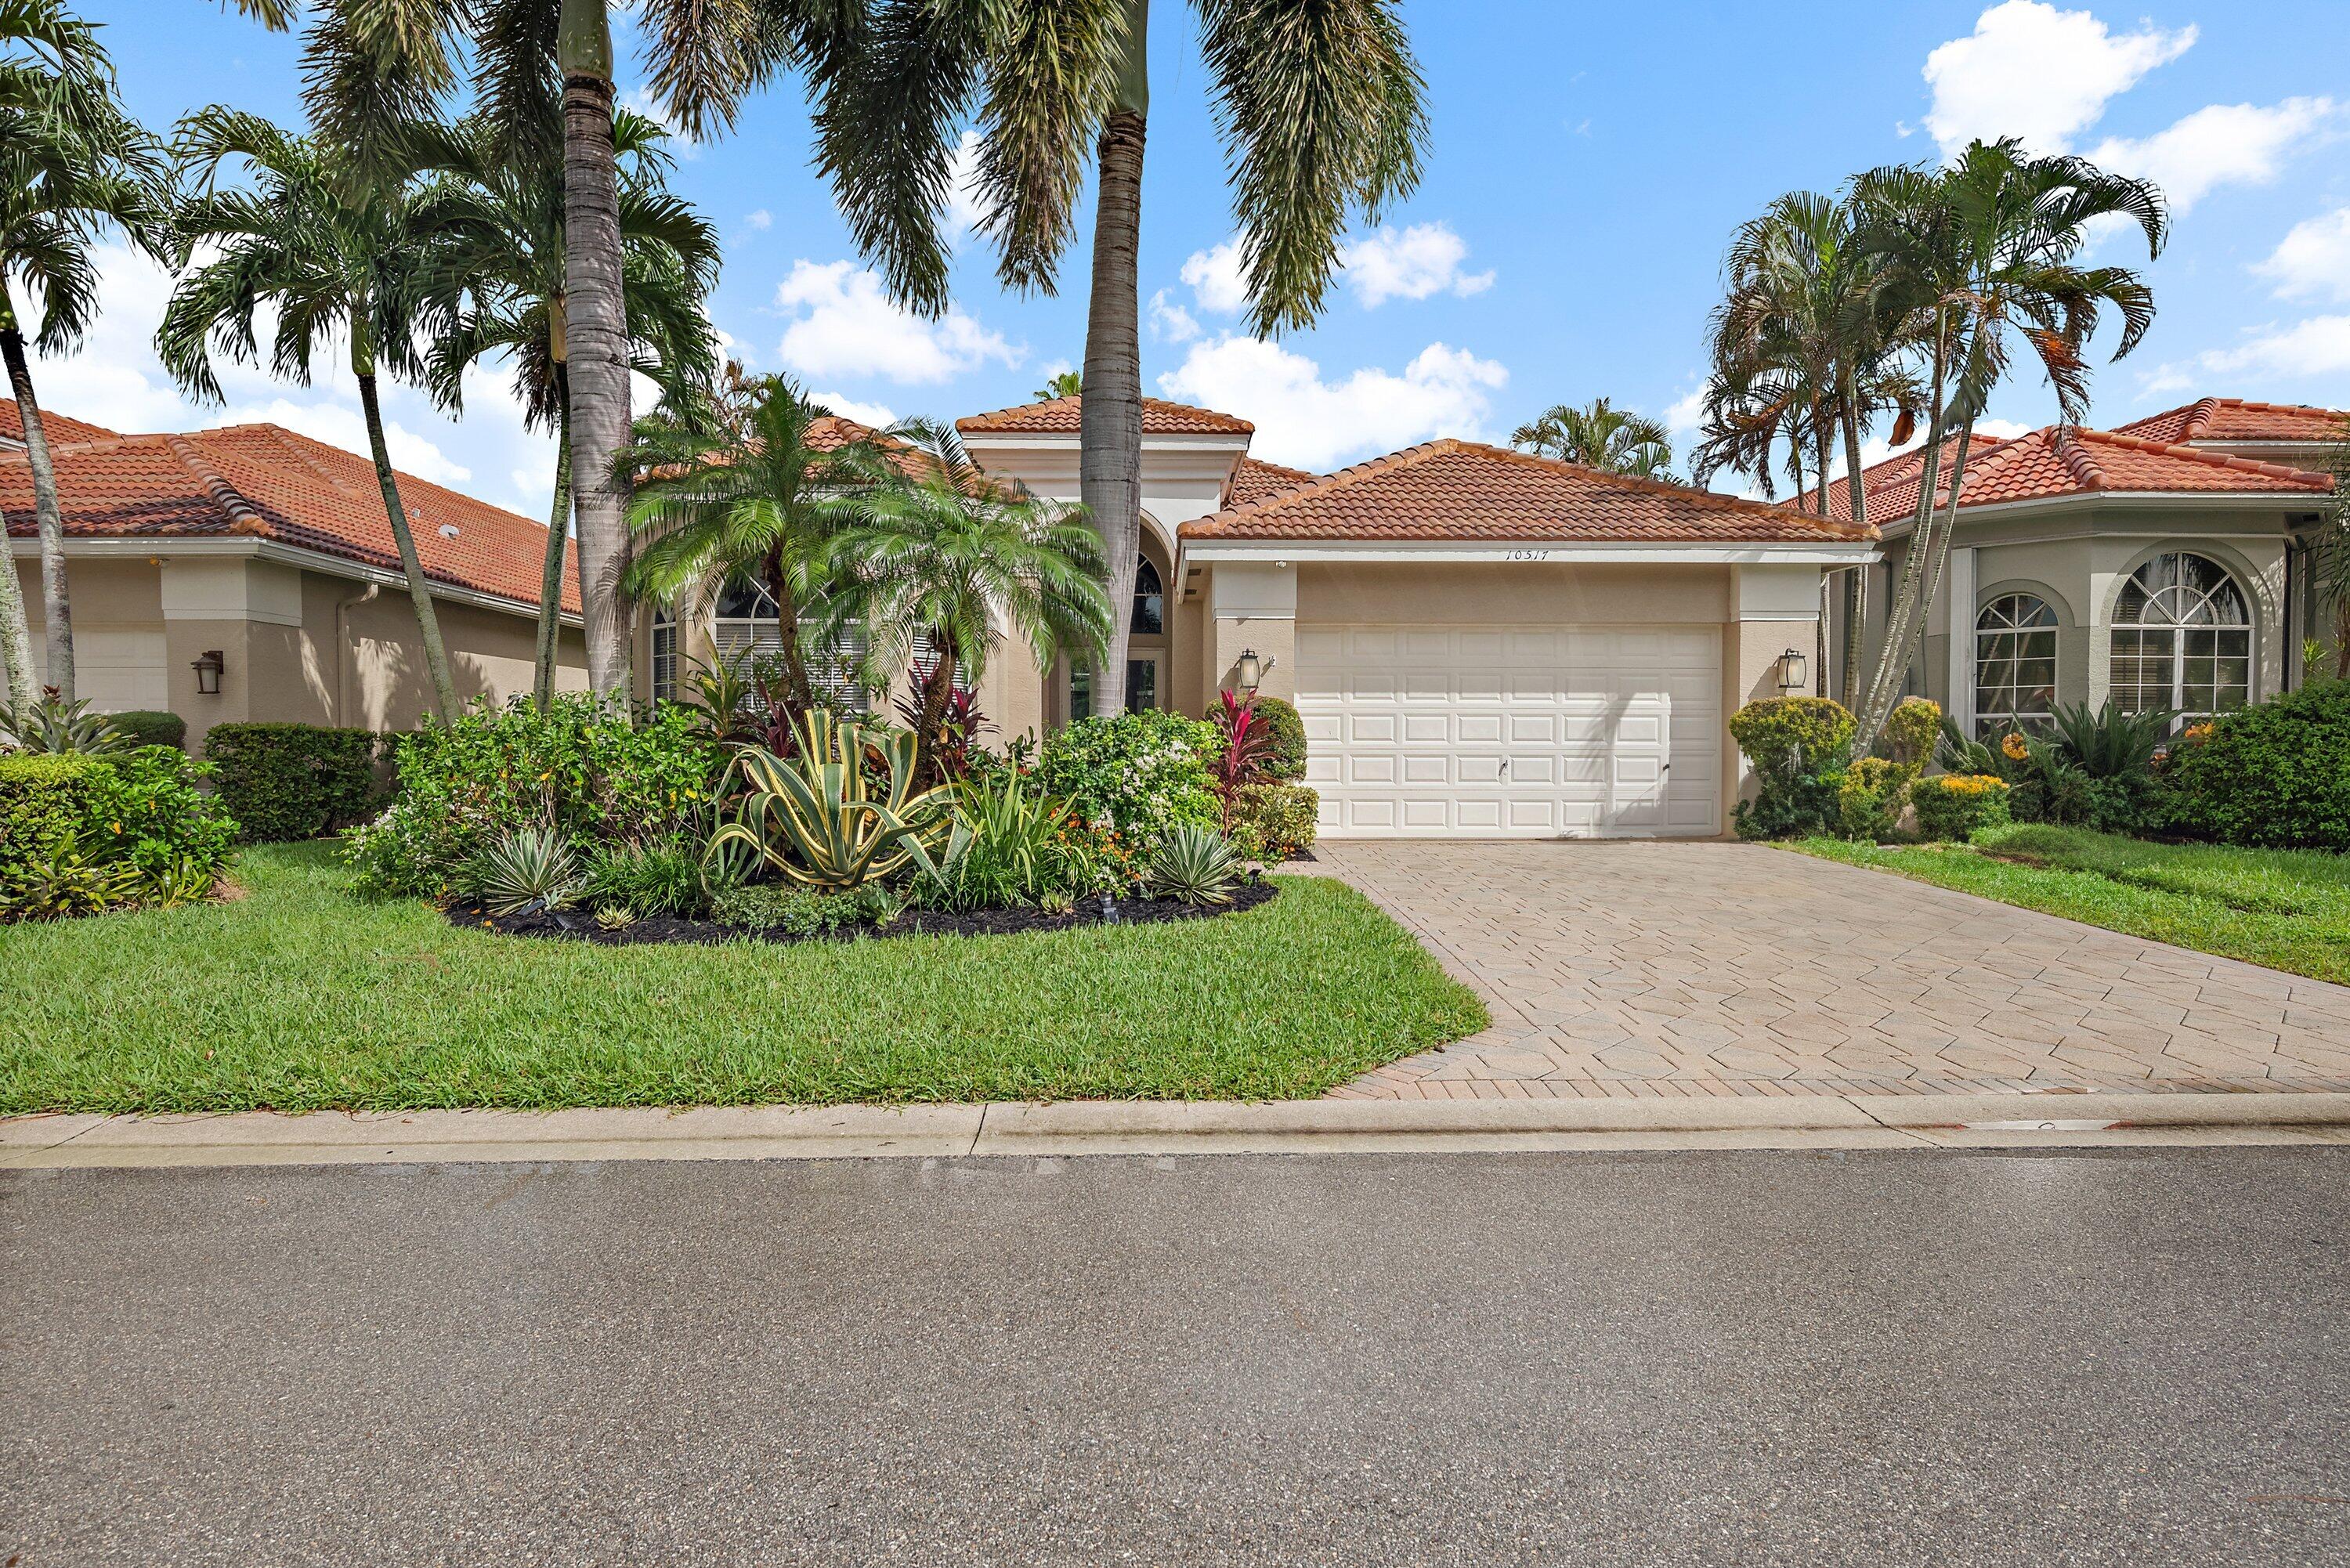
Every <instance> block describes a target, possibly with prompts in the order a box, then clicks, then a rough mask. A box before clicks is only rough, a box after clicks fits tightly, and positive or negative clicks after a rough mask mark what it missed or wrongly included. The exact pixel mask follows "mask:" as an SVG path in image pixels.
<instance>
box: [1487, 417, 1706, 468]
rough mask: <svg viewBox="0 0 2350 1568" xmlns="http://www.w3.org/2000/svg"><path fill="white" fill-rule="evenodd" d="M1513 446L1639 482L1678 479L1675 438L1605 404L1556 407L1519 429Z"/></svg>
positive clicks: (1655, 425) (1647, 421)
mask: <svg viewBox="0 0 2350 1568" xmlns="http://www.w3.org/2000/svg"><path fill="white" fill-rule="evenodd" d="M1510 444H1511V445H1512V446H1514V447H1518V448H1520V449H1521V450H1523V451H1525V452H1533V453H1534V454H1535V455H1536V456H1539V457H1555V458H1558V459H1561V460H1562V461H1564V462H1574V463H1580V464H1582V465H1583V466H1584V467H1586V468H1596V469H1598V470H1600V471H1601V472H1605V473H1628V474H1631V475H1633V476H1634V477H1636V478H1639V479H1662V480H1670V479H1671V478H1672V477H1673V442H1672V434H1671V432H1670V431H1667V430H1666V429H1665V427H1664V426H1663V425H1661V424H1659V422H1657V421H1655V420H1652V419H1649V418H1648V417H1647V416H1645V415H1642V414H1636V413H1633V412H1632V411H1631V410H1628V409H1619V408H1616V407H1614V406H1613V405H1612V404H1610V403H1609V402H1608V401H1607V399H1605V398H1596V399H1594V400H1592V401H1591V403H1590V404H1589V405H1588V406H1586V407H1585V408H1580V409H1578V408H1575V407H1573V406H1571V405H1569V404H1566V403H1555V404H1553V405H1552V406H1551V407H1549V408H1547V409H1545V410H1543V411H1542V412H1541V413H1540V414H1537V415H1536V416H1535V417H1534V419H1533V420H1531V421H1528V422H1526V423H1525V424H1522V425H1520V426H1519V427H1518V428H1517V430H1516V431H1513V432H1512V434H1511V436H1510Z"/></svg>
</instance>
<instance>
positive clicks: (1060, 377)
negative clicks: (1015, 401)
mask: <svg viewBox="0 0 2350 1568" xmlns="http://www.w3.org/2000/svg"><path fill="white" fill-rule="evenodd" d="M1085 389H1086V377H1085V372H1084V371H1082V370H1058V371H1055V372H1054V373H1053V375H1051V376H1049V377H1047V378H1046V379H1045V384H1044V385H1043V386H1041V387H1039V388H1037V389H1036V390H1035V393H1033V394H1032V395H1033V396H1034V397H1035V400H1037V401H1038V402H1040V403H1050V402H1054V401H1056V400H1059V399H1062V398H1075V397H1080V396H1082V395H1083V394H1084V392H1085Z"/></svg>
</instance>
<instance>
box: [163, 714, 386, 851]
mask: <svg viewBox="0 0 2350 1568" xmlns="http://www.w3.org/2000/svg"><path fill="white" fill-rule="evenodd" d="M380 743H381V742H380V741H379V739H378V737H377V735H376V733H375V732H374V731H372V730H329V729H323V728H321V727H319V726H318V725H316V724H215V725H213V727H212V729H211V730H210V731H208V732H206V733H205V735H204V757H205V760H206V761H208V762H210V763H212V764H213V768H214V769H216V770H217V779H216V787H218V789H219V790H220V794H221V798H222V799H223V800H224V802H226V803H227V805H228V809H229V815H232V816H234V817H235V818H236V819H237V821H238V822H239V823H240V824H242V825H243V826H244V835H245V837H246V838H247V839H248V840H250V841H251V842H253V843H255V844H276V843H282V842H286V841H288V840H292V839H298V838H316V837H317V836H318V835H320V834H322V833H325V832H327V831H328V829H330V828H338V827H348V826H350V825H351V824H352V823H355V822H358V821H359V820H360V819H362V818H363V817H365V816H366V815H368V812H369V809H370V808H371V807H372V806H373V805H374V803H375V796H376V784H375V759H376V753H377V751H378V749H379V747H380Z"/></svg>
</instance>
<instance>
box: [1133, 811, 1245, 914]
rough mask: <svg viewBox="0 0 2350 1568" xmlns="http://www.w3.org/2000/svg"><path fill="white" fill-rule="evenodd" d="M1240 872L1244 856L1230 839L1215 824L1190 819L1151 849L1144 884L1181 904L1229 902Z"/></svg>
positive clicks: (1154, 896) (1152, 894)
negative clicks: (1203, 823) (1212, 825)
mask: <svg viewBox="0 0 2350 1568" xmlns="http://www.w3.org/2000/svg"><path fill="white" fill-rule="evenodd" d="M1240 875H1241V864H1240V857H1239V855H1237V854H1236V853H1234V852H1233V849H1232V841H1231V840H1230V839H1228V838H1226V837H1225V836H1223V835H1222V834H1221V833H1218V832H1217V831H1216V830H1215V829H1214V828H1212V827H1201V826H1197V825H1196V824H1191V823H1186V824H1185V825H1183V826H1180V827H1177V828H1173V829H1171V830H1170V831H1169V833H1168V834H1167V836H1166V837H1164V838H1162V839H1160V840H1159V846H1158V847H1157V848H1156V849H1154V850H1152V851H1151V852H1150V868H1149V872H1148V873H1147V874H1146V875H1145V877H1144V878H1143V885H1144V886H1145V887H1146V888H1149V890H1150V895H1151V897H1153V898H1172V899H1174V900H1175V901H1176V902H1177V903H1179V904H1229V903H1231V902H1232V884H1234V883H1235V882H1237V881H1239V880H1240Z"/></svg>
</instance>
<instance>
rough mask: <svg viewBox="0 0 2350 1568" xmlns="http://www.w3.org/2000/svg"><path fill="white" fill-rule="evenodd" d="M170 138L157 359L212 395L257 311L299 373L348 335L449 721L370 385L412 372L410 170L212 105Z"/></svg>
mask: <svg viewBox="0 0 2350 1568" xmlns="http://www.w3.org/2000/svg"><path fill="white" fill-rule="evenodd" d="M174 145H175V147H176V150H177V151H178V153H179V155H180V159H181V161H182V167H183V168H184V169H185V170H187V171H189V173H190V174H191V176H192V179H193V182H194V188H193V190H192V193H191V194H190V196H189V197H188V199H187V200H186V201H185V202H182V204H181V207H180V210H179V213H178V214H177V217H176V219H175V221H174V223H173V234H174V245H175V260H176V263H177V265H176V268H175V270H176V271H177V272H178V274H179V277H178V281H177V282H176V283H175V284H174V285H173V286H172V298H171V301H170V303H169V304H168V305H166V306H164V310H163V323H162V326H161V328H159V329H158V331H157V332H156V334H155V347H156V349H157V351H158V353H159V354H160V355H161V358H162V361H163V366H164V368H165V369H168V370H169V371H171V373H172V376H173V377H174V378H176V379H178V380H179V382H180V384H181V385H182V387H184V388H186V389H188V391H189V392H190V393H191V394H192V395H193V396H195V397H198V398H202V399H204V400H209V401H213V402H219V401H221V400H222V396H221V389H220V382H219V380H218V379H217V378H216V377H215V376H214V374H213V364H212V356H213V352H214V350H215V349H217V350H218V351H219V352H221V353H224V354H225V355H227V356H228V357H229V358H231V359H232V360H234V361H235V362H237V363H239V364H255V363H258V362H259V361H260V358H261V346H260V341H259V337H258V336H257V330H258V327H259V320H258V318H259V317H262V316H263V315H264V313H265V312H266V313H273V314H274V315H275V317H276V336H275V337H274V339H273V341H272V343H271V346H270V351H269V357H268V358H269V368H270V370H271V371H272V373H274V374H276V375H277V376H281V377H283V378H285V379H287V380H290V381H293V382H296V384H298V385H302V386H307V385H308V384H309V381H310V375H311V360H312V358H314V357H315V356H316V354H317V351H318V349H319V348H320V347H321V346H322V345H326V344H328V343H330V342H331V340H332V339H333V338H335V337H338V336H339V337H342V338H343V339H344V340H345V344H346V347H347V348H348V357H349V363H350V369H351V375H352V376H353V377H354V378H355V379H357V380H358V382H359V410H360V412H361V413H362V414H363V415H364V416H365V418H366V421H367V432H368V449H369V452H370V453H371V454H372V455H373V457H374V459H375V476H376V484H377V487H378V489H379V490H380V491H381V493H382V495H383V510H384V515H385V517H386V518H387V519H388V520H389V521H390V524H391V536H392V541H393V543H394V544H395V545H397V546H398V548H399V551H400V569H401V570H402V571H403V572H404V573H405V574H406V575H407V577H408V595H409V597H410V599H411V600H412V601H413V602H414V604H415V606H416V627H417V631H418V633H419V634H420V636H421V639H422V640H423V643H424V661H425V667H426V669H427V670H429V672H430V673H431V675H432V691H433V696H434V698H435V699H436V701H438V703H439V706H440V711H441V716H442V719H444V720H446V721H450V722H454V721H455V719H456V717H457V714H458V712H459V708H460V705H459V703H458V701H457V688H456V685H455V683H454V682H453V681H452V680H451V679H450V676H449V653H448V649H447V648H446V647H445V646H444V645H443V644H442V640H441V621H440V618H439V617H438V616H436V615H435V614H434V613H433V609H432V590H431V589H430V588H429V587H427V586H426V584H425V581H424V567H423V566H422V564H421V562H420V561H419V560H418V559H417V556H416V539H415V537H414V535H412V534H411V533H410V531H409V527H408V514H407V511H406V509H405V508H404V507H403V506H402V505H401V504H400V485H399V482H398V481H397V479H396V478H395V477H394V476H393V474H392V472H391V453H390V451H389V450H388V449H387V448H386V447H385V445H384V437H383V410H382V407H381V405H380V403H379V401H378V398H377V377H378V375H379V374H380V373H381V372H383V371H390V372H393V373H396V374H417V373H420V371H421V367H420V366H419V365H418V363H417V361H416V355H415V350H414V347H413V334H412V331H411V327H412V326H413V321H412V315H411V313H412V308H413V305H414V297H415V294H416V284H417V278H416V272H417V265H418V261H419V253H420V249H421V246H420V244H419V239H420V236H419V235H418V234H417V231H416V227H415V223H414V214H415V208H416V202H417V197H416V192H415V191H414V188H413V185H412V182H410V181H409V180H407V179H405V178H400V177H390V178H386V177H380V176H370V175H366V174H363V173H361V172H360V171H359V170H358V169H357V168H356V167H355V166H354V164H353V162H352V161H351V159H350V156H349V155H348V152H345V151H338V150H337V149H336V148H334V147H332V146H330V145H326V144H322V143H320V142H318V141H316V140H311V139H309V138H307V137H300V136H296V135H294V134H293V133H291V132H289V131H286V130H282V129H281V128H279V127H277V126H276V125H273V124H271V123H270V122H269V121H268V120H266V119H262V118H261V117H260V116H258V115H252V114H242V113H239V112H237V111H235V110H234V109H224V108H221V107H219V106H217V105H215V106H213V108H210V109H199V110H198V111H197V112H196V113H194V114H192V115H190V116H189V117H188V118H187V119H184V120H182V121H181V123H180V130H179V134H178V136H177V138H176V139H175V143H174ZM232 163H241V164H242V165H243V166H244V169H245V170H246V171H248V172H249V174H250V175H251V177H252V183H251V185H250V186H249V187H231V186H224V185H222V184H221V183H220V175H221V173H222V172H223V171H224V167H225V166H227V165H229V164H232ZM199 256H202V257H203V260H201V261H199V260H198V259H197V258H198V257H199Z"/></svg>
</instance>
